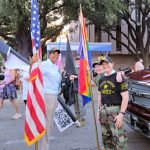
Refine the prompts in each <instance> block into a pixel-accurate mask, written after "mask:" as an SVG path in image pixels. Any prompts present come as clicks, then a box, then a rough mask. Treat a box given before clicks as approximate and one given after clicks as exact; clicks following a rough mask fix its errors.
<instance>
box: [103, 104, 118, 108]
mask: <svg viewBox="0 0 150 150" xmlns="http://www.w3.org/2000/svg"><path fill="white" fill-rule="evenodd" d="M102 105H104V106H106V107H113V106H120V105H119V104H102Z"/></svg>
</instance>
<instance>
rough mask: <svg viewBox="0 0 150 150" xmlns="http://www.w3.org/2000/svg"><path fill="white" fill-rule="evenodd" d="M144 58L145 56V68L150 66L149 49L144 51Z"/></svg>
mask: <svg viewBox="0 0 150 150" xmlns="http://www.w3.org/2000/svg"><path fill="white" fill-rule="evenodd" d="M142 58H143V63H144V66H145V68H148V67H149V51H148V50H145V51H144V53H143V55H142Z"/></svg>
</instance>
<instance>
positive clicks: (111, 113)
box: [98, 57, 129, 150]
mask: <svg viewBox="0 0 150 150" xmlns="http://www.w3.org/2000/svg"><path fill="white" fill-rule="evenodd" d="M100 65H102V68H103V70H104V72H105V74H104V76H103V77H101V79H100V80H99V91H100V100H99V103H98V104H99V105H98V108H99V110H98V112H99V119H100V123H101V126H102V139H103V143H104V147H105V149H106V150H110V149H111V150H127V149H128V148H127V136H126V132H125V130H124V115H125V111H126V108H127V105H128V100H129V96H128V85H127V82H126V81H124V80H122V82H117V79H116V76H117V73H116V72H115V70H114V69H113V68H114V63H113V61H112V60H111V58H109V57H105V58H103V59H102V60H101V62H100Z"/></svg>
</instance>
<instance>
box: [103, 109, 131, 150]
mask: <svg viewBox="0 0 150 150" xmlns="http://www.w3.org/2000/svg"><path fill="white" fill-rule="evenodd" d="M119 111H120V107H119V106H112V107H105V106H102V109H101V112H100V123H101V126H102V138H103V143H104V147H105V149H106V150H127V149H128V148H127V143H126V142H127V136H126V132H125V130H124V127H123V126H122V127H121V128H119V129H117V128H116V127H115V122H114V118H115V116H116V115H117V114H118V113H119Z"/></svg>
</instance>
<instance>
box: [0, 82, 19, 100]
mask: <svg viewBox="0 0 150 150" xmlns="http://www.w3.org/2000/svg"><path fill="white" fill-rule="evenodd" d="M0 99H2V100H5V99H9V100H14V99H17V92H16V87H15V85H14V84H12V83H10V84H8V85H6V87H4V88H3V89H2V90H1V91H0Z"/></svg>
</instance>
